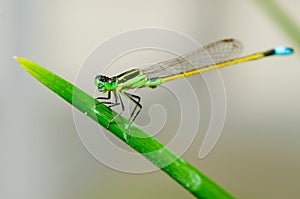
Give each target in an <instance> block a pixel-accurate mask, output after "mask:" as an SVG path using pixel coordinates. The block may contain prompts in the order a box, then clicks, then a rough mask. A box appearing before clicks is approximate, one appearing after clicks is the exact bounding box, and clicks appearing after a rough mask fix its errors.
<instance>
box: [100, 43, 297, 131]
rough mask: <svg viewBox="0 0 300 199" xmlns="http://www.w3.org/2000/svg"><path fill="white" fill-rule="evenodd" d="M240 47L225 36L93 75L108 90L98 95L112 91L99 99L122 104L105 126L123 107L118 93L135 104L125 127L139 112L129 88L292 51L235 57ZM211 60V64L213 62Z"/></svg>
mask: <svg viewBox="0 0 300 199" xmlns="http://www.w3.org/2000/svg"><path fill="white" fill-rule="evenodd" d="M241 50H242V44H241V43H240V42H239V41H237V40H235V39H225V40H221V41H217V42H213V43H211V44H208V45H206V46H203V47H202V48H199V49H196V50H194V51H192V52H190V53H188V54H185V55H183V56H180V57H177V58H175V59H170V60H166V61H163V62H160V63H157V64H154V65H151V66H149V67H147V68H144V69H132V70H129V71H126V72H124V73H122V74H119V75H117V76H114V77H111V78H110V77H106V76H104V75H97V76H96V77H95V84H96V86H97V88H98V91H99V92H103V93H104V92H107V93H108V95H107V97H98V98H97V99H100V100H109V99H110V98H111V93H113V95H114V97H115V101H114V102H111V101H101V103H104V104H107V105H109V106H110V107H112V106H116V105H121V107H122V111H121V112H120V113H118V114H117V115H116V116H115V117H114V118H113V119H112V120H111V121H110V122H109V124H108V126H107V128H108V127H109V125H110V124H111V123H112V122H113V121H114V120H115V119H116V118H117V117H118V116H119V115H121V114H122V113H123V112H124V110H125V108H124V104H123V102H122V98H121V94H122V95H123V96H125V97H127V98H128V99H129V100H130V101H132V102H133V103H134V104H135V107H134V109H133V111H132V112H131V115H130V118H129V120H130V124H129V126H128V128H130V125H131V124H132V123H133V122H134V120H135V118H136V117H137V115H138V114H139V113H140V111H141V109H142V105H141V104H140V100H141V98H140V97H139V96H137V95H134V94H131V93H127V92H126V91H127V90H129V89H136V88H142V87H150V88H156V87H157V86H159V85H161V84H162V83H164V82H167V81H170V80H175V79H179V78H184V77H188V76H190V75H194V74H199V73H202V72H205V71H209V70H213V69H218V68H222V67H226V66H229V65H233V64H237V63H241V62H246V61H251V60H256V59H260V58H263V57H268V56H273V55H289V54H292V53H293V49H291V48H287V47H283V46H280V47H276V48H274V49H270V50H267V51H263V52H259V53H255V54H251V55H247V56H244V57H238V56H239V54H240V52H241ZM212 62H213V63H214V64H212Z"/></svg>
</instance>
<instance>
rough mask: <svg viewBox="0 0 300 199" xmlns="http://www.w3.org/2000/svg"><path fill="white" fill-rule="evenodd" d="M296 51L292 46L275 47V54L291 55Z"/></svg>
mask: <svg viewBox="0 0 300 199" xmlns="http://www.w3.org/2000/svg"><path fill="white" fill-rule="evenodd" d="M293 52H294V50H293V49H292V48H288V47H285V46H277V47H276V48H274V54H275V55H290V54H292V53H293Z"/></svg>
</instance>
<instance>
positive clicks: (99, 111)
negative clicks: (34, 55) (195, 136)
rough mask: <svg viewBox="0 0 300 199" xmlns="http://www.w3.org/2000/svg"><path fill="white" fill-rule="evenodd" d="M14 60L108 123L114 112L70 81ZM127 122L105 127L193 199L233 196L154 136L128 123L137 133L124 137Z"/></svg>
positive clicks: (121, 118) (81, 107)
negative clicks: (176, 183) (187, 192)
mask: <svg viewBox="0 0 300 199" xmlns="http://www.w3.org/2000/svg"><path fill="white" fill-rule="evenodd" d="M16 60H17V61H18V62H19V63H20V64H21V66H22V67H23V68H24V69H25V70H26V71H27V72H28V73H30V74H31V75H32V76H33V77H35V78H36V79H37V80H38V81H40V82H41V83H42V84H44V85H45V86H46V87H48V88H49V89H50V90H52V91H53V92H55V93H56V94H57V95H59V96H60V97H62V98H63V99H65V100H66V101H67V102H69V103H70V104H71V105H72V106H74V107H75V108H77V109H78V110H79V111H81V112H82V113H84V114H86V115H87V116H88V117H90V118H91V119H93V120H94V121H96V122H97V123H99V124H100V125H101V126H104V127H106V126H107V124H108V122H109V121H110V120H111V119H112V118H113V116H114V114H115V112H113V111H112V110H111V109H109V108H108V107H106V106H104V105H102V104H100V105H98V106H95V104H96V103H97V102H98V101H97V100H95V99H94V98H93V97H91V96H89V95H88V94H86V93H85V92H84V91H82V90H80V89H79V88H77V87H76V86H74V85H73V84H71V83H70V82H68V81H66V80H64V79H63V78H61V77H59V76H57V75H55V74H53V73H52V72H50V71H48V70H46V69H44V68H43V67H41V66H39V65H37V64H35V63H33V62H31V61H29V60H26V59H24V58H20V57H16ZM128 124H129V121H128V120H126V119H125V118H123V117H120V118H118V119H117V121H116V123H112V124H111V125H110V127H109V129H108V130H109V131H110V132H111V133H113V134H114V135H116V136H117V137H118V138H120V139H121V140H123V141H124V142H126V143H127V144H128V145H129V146H130V147H132V148H133V149H134V150H136V151H137V152H139V153H141V155H143V156H144V157H146V158H147V159H148V160H149V161H151V162H152V163H153V164H154V165H156V166H157V167H159V168H160V169H161V170H162V171H164V172H165V173H166V174H168V175H169V176H170V177H171V178H173V179H174V180H175V181H177V182H178V183H179V184H180V185H182V186H183V187H184V188H185V189H187V190H188V191H189V192H190V193H192V194H193V195H194V196H196V197H197V198H203V199H204V198H205V199H210V198H211V199H217V198H218V199H219V198H221V199H222V198H224V199H225V198H233V197H232V196H231V195H230V194H229V193H227V192H226V191H225V190H224V189H222V188H221V187H220V186H218V185H217V184H216V183H214V182H213V181H212V180H210V179H209V178H208V177H206V176H205V175H204V174H202V173H201V172H199V171H198V170H197V169H196V168H194V167H193V166H191V165H190V164H189V163H187V162H186V161H184V160H183V159H182V158H180V157H178V156H176V155H175V154H174V153H172V152H171V151H169V150H168V149H167V148H166V147H164V145H162V144H161V143H159V142H158V141H157V140H156V139H154V138H152V137H150V136H149V135H148V134H147V133H145V132H144V131H142V130H140V129H138V128H137V127H135V126H132V128H131V131H130V133H131V134H132V135H139V136H137V137H135V136H131V137H128V138H127V139H126V135H127V134H126V133H127V130H126V125H128ZM141 137H142V138H141Z"/></svg>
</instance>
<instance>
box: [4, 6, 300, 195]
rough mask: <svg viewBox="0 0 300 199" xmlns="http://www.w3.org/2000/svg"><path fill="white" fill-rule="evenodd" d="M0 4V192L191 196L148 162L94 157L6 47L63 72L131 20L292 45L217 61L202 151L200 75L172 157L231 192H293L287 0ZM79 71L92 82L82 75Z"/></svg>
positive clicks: (134, 24)
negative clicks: (215, 130) (183, 140)
mask: <svg viewBox="0 0 300 199" xmlns="http://www.w3.org/2000/svg"><path fill="white" fill-rule="evenodd" d="M0 3H1V5H0V25H1V28H0V29H1V31H0V34H1V37H0V39H1V48H0V50H1V53H0V56H1V59H0V62H1V69H2V70H1V73H0V79H1V84H0V88H1V98H0V99H1V114H0V131H1V134H0V136H1V137H0V158H1V159H0V161H1V162H0V176H1V178H0V198H9V199H21V198H22V199H27V198H28V199H29V198H30V199H35V198H45V199H47V198H49V199H50V198H57V199H67V198H70V199H71V198H72V199H74V198H76V199H81V198H85V199H86V198H90V199H96V198H131V199H133V198H193V196H192V195H191V194H190V193H188V192H187V191H186V190H184V189H183V188H182V187H180V186H179V185H178V184H177V183H176V182H174V181H173V180H172V179H170V178H169V177H168V176H167V175H165V174H164V173H162V172H160V171H156V172H151V173H146V174H130V173H123V172H119V171H116V170H113V169H111V168H109V167H107V166H104V165H103V164H101V163H99V162H98V161H97V160H96V159H95V158H94V157H93V156H91V155H90V154H89V152H88V151H87V150H86V149H85V147H84V146H83V144H82V143H81V141H80V139H79V136H78V134H77V132H76V128H75V124H74V121H73V115H72V108H71V106H70V105H69V104H67V103H66V102H64V101H63V100H62V99H60V98H58V97H57V96H56V95H55V94H53V93H52V92H51V91H49V90H48V89H46V88H45V87H44V86H43V85H41V84H40V83H38V82H37V81H36V80H34V79H33V78H32V77H31V76H30V75H28V74H27V73H26V72H24V71H23V69H22V68H21V67H20V66H19V65H18V64H17V62H16V61H15V60H14V59H13V58H12V57H13V56H14V55H17V56H22V57H25V58H27V59H30V60H32V61H34V62H36V63H39V64H40V65H42V66H44V67H45V68H47V69H49V70H50V71H53V72H55V73H56V74H59V75H61V76H62V77H64V78H66V79H67V80H69V81H71V82H74V81H75V78H76V74H77V72H78V70H79V68H80V66H81V63H82V62H83V61H84V59H85V58H86V57H87V55H88V54H89V53H90V52H91V50H92V49H94V48H95V47H96V46H97V45H98V44H99V43H101V42H103V41H105V40H107V39H108V38H110V37H112V36H114V35H116V34H119V33H120V32H124V31H128V30H132V29H135V28H143V27H160V28H168V29H173V30H176V31H179V32H182V33H184V34H186V35H188V36H190V37H191V38H193V39H195V40H196V41H197V42H199V43H200V44H206V43H209V42H212V41H216V40H219V39H223V38H236V39H239V40H240V41H242V43H243V45H244V53H243V54H247V53H251V52H256V51H258V50H265V49H268V48H271V47H273V46H277V45H287V46H291V47H293V48H294V49H295V51H296V53H295V54H294V55H293V56H288V57H279V58H278V57H274V58H269V59H264V60H261V61H257V62H249V63H245V64H243V65H242V66H232V67H229V68H224V69H221V70H220V72H221V74H222V78H223V81H224V84H225V88H226V95H227V116H226V121H225V126H224V129H223V132H222V135H221V137H220V139H219V141H218V143H217V145H216V146H215V148H214V149H213V151H212V152H211V153H210V154H209V155H208V156H206V157H205V158H204V159H199V158H198V153H199V148H200V146H201V144H202V141H203V138H204V136H205V132H206V129H207V127H208V122H209V118H210V115H209V110H206V109H205V107H206V105H209V95H208V93H207V88H206V86H205V84H204V83H203V82H201V81H200V82H199V89H198V90H197V91H196V94H197V96H198V98H200V99H201V101H200V102H199V103H200V105H199V106H200V107H202V109H201V111H202V112H201V121H200V128H199V131H198V133H197V136H196V139H195V140H194V142H193V143H192V145H191V147H189V149H188V150H187V151H186V152H185V153H184V154H183V158H184V159H186V160H187V161H189V162H190V163H191V164H193V165H194V166H195V167H196V168H198V169H199V170H200V171H202V172H204V173H205V174H206V175H207V176H209V177H210V178H212V179H213V180H214V181H216V182H217V183H218V184H220V185H221V186H222V187H224V188H225V189H226V190H227V191H228V192H230V193H231V194H232V195H234V196H235V197H237V198H246V199H247V198H261V199H262V198H300V192H299V180H298V179H299V178H300V172H299V168H300V159H299V153H300V145H299V140H300V133H299V132H300V124H299V121H298V120H299V116H300V106H299V105H298V103H299V101H300V94H299V93H300V86H299V85H300V79H299V77H298V76H299V74H300V61H299V55H298V52H299V51H300V48H299V47H300V45H299V43H300V42H299V41H300V35H297V29H298V30H299V29H300V14H299V7H300V2H299V1H297V0H286V1H283V0H277V1H267V0H263V1H250V0H247V1H238V0H226V1H217V0H187V1H174V0H172V1H171V0H166V1H156V0H155V1H135V0H128V1H114V0H111V1H91V0H87V1H83V0H79V1H57V0H51V1H50V0H45V1H34V0H27V1H18V0H2V1H1V2H0ZM277 8H279V9H280V10H279V11H282V12H279V11H278V10H276V9H277ZM276 13H277V14H276ZM289 19H290V20H289ZM297 37H298V39H297ZM131 58H132V60H133V62H134V59H135V58H136V57H135V56H132V57H131ZM131 58H130V59H131ZM139 58H140V57H139ZM130 59H129V58H128V59H127V63H128V62H129V61H130ZM140 59H142V58H140ZM153 61H155V60H153ZM158 61H159V60H158ZM120 72H122V71H120ZM87 81H90V82H91V86H93V77H91V79H87ZM191 81H194V80H191ZM194 84H197V82H196V80H195V81H194ZM143 97H144V98H151V95H147V93H146V92H145V93H143ZM146 104H147V103H146ZM170 104H171V105H170V106H171V107H172V106H174V107H175V106H176V105H177V104H176V103H174V104H172V102H170ZM206 113H207V114H206ZM143 114H147V112H146V113H143ZM173 130H174V129H172V125H170V126H169V127H168V128H164V131H166V132H169V133H170V132H172V131H173ZM115 142H119V141H118V140H116V141H115ZM103 153H110V151H103ZM120 164H122V162H120Z"/></svg>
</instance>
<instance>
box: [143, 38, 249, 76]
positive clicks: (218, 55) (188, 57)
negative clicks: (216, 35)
mask: <svg viewBox="0 0 300 199" xmlns="http://www.w3.org/2000/svg"><path fill="white" fill-rule="evenodd" d="M242 49H243V47H242V44H241V43H240V42H239V41H237V40H235V39H224V40H221V41H216V42H213V43H210V44H208V45H206V46H204V47H202V48H199V49H197V50H194V51H192V52H190V53H187V54H185V55H183V56H180V57H177V58H175V59H169V60H166V61H162V62H159V63H157V64H154V65H151V66H149V67H147V68H144V69H141V72H142V73H143V74H144V75H146V76H147V77H148V78H155V77H168V76H172V75H176V74H179V73H183V72H187V71H191V70H194V69H197V68H202V67H205V66H209V65H213V64H215V63H221V62H224V61H227V60H230V59H234V58H236V57H237V56H239V55H240V54H241V52H242Z"/></svg>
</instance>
